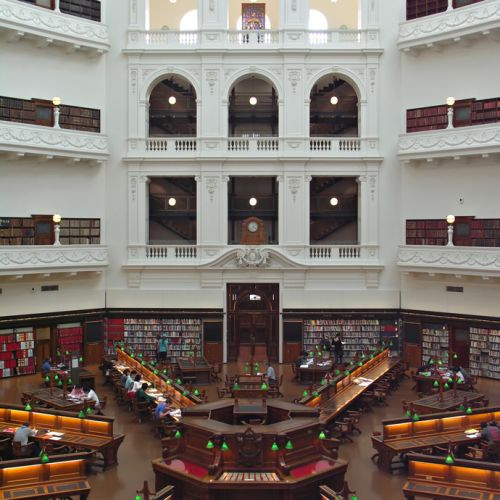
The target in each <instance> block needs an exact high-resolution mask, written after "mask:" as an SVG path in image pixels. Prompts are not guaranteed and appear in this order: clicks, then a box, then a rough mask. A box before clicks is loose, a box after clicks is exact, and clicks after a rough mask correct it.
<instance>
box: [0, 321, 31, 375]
mask: <svg viewBox="0 0 500 500" xmlns="http://www.w3.org/2000/svg"><path fill="white" fill-rule="evenodd" d="M32 373H35V333H34V330H33V327H30V326H28V327H20V328H9V329H4V330H0V378H5V377H12V376H15V375H28V374H32Z"/></svg>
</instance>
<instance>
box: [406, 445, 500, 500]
mask: <svg viewBox="0 0 500 500" xmlns="http://www.w3.org/2000/svg"><path fill="white" fill-rule="evenodd" d="M403 494H404V496H405V497H406V498H407V499H408V500H414V498H415V497H416V496H418V497H419V498H421V497H426V498H437V499H440V500H441V499H450V500H461V499H463V500H470V499H471V498H474V499H480V500H500V465H499V464H493V463H488V462H477V461H475V460H460V459H459V460H455V462H454V463H453V464H451V465H447V464H446V463H444V459H443V458H442V457H433V456H429V455H417V454H410V455H408V481H407V482H406V484H405V485H404V486H403Z"/></svg>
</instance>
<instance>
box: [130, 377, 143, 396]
mask: <svg viewBox="0 0 500 500" xmlns="http://www.w3.org/2000/svg"><path fill="white" fill-rule="evenodd" d="M141 387H142V380H141V376H140V375H139V374H137V375H136V376H135V378H134V385H133V386H132V391H133V392H137V391H138V390H139V389H140V388H141Z"/></svg>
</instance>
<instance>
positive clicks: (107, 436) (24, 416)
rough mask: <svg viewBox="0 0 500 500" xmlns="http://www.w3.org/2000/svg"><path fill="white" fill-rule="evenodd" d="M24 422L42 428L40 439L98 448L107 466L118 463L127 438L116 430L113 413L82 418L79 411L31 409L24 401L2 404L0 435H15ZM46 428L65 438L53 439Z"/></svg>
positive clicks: (38, 437) (39, 433) (38, 439)
mask: <svg viewBox="0 0 500 500" xmlns="http://www.w3.org/2000/svg"><path fill="white" fill-rule="evenodd" d="M24 422H29V424H30V427H31V428H33V429H37V430H38V431H39V432H38V434H37V435H36V436H34V438H33V439H35V440H36V441H38V442H39V443H40V446H41V447H44V446H45V445H46V444H57V445H64V446H68V447H69V448H73V449H75V450H91V451H94V452H98V453H99V454H100V455H101V456H102V460H101V461H99V462H96V463H95V464H96V465H100V466H101V467H102V468H103V469H107V468H108V467H111V466H113V465H117V464H118V458H117V454H118V448H119V446H120V445H121V443H122V442H123V439H124V438H125V436H124V435H123V434H117V435H114V434H113V422H114V419H113V418H111V417H104V416H94V415H89V416H86V417H85V418H79V417H78V416H77V414H76V413H70V412H64V411H57V410H42V409H37V410H36V411H27V410H25V409H24V408H23V407H22V406H20V405H8V404H0V435H2V436H13V434H14V432H15V429H16V428H17V427H20V426H21V425H22V424H23V423H24ZM44 430H50V431H57V432H60V433H62V436H61V439H58V440H51V439H50V437H49V436H47V435H46V433H44V432H43V431H44Z"/></svg>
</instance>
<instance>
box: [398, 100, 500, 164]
mask: <svg viewBox="0 0 500 500" xmlns="http://www.w3.org/2000/svg"><path fill="white" fill-rule="evenodd" d="M406 132H407V133H406V134H402V135H400V136H399V151H398V155H399V157H400V159H401V160H402V161H403V162H407V163H409V162H416V161H421V160H423V161H426V162H432V161H434V160H440V159H444V158H453V159H456V160H458V159H460V158H462V157H465V158H467V157H474V156H475V157H486V158H487V157H489V156H490V155H498V154H499V153H500V98H498V97H494V98H490V99H483V100H476V99H462V100H460V101H456V102H455V100H454V99H453V98H448V104H444V105H442V106H429V107H425V108H418V109H410V110H407V113H406Z"/></svg>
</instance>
